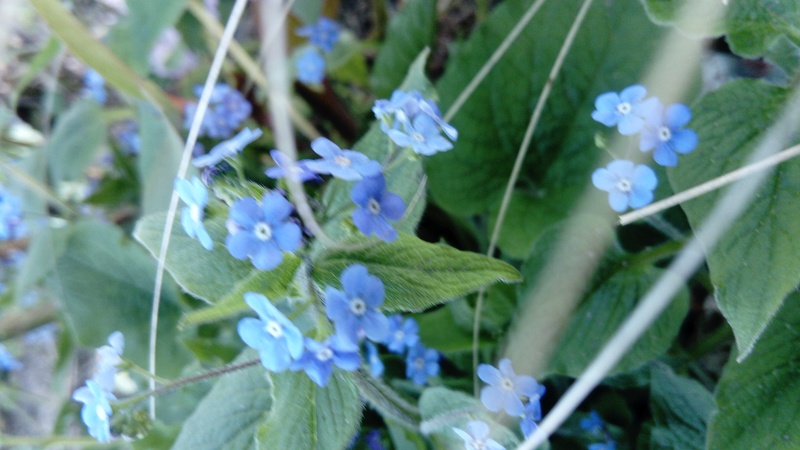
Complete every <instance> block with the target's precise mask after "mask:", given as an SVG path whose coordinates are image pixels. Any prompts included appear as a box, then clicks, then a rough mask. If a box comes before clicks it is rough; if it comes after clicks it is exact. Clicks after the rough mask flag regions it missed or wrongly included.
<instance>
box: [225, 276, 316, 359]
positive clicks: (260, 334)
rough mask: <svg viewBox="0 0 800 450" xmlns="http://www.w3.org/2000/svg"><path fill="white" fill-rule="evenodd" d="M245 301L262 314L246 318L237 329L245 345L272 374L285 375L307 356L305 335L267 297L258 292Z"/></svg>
mask: <svg viewBox="0 0 800 450" xmlns="http://www.w3.org/2000/svg"><path fill="white" fill-rule="evenodd" d="M244 301H245V302H246V303H247V305H248V306H250V307H251V308H253V310H255V312H256V313H257V314H258V317H259V318H258V319H254V318H252V317H246V318H244V319H242V320H240V321H239V325H238V326H237V327H236V329H237V331H238V332H239V336H240V337H241V338H242V340H243V341H244V343H245V344H247V345H248V346H250V347H252V348H254V349H256V351H258V355H259V356H260V357H261V364H263V365H264V367H266V368H267V370H270V371H272V372H282V371H284V370H286V369H288V368H289V366H290V365H291V364H292V361H293V360H295V359H297V358H299V357H300V356H301V355H302V354H303V335H302V334H301V333H300V330H298V329H297V327H296V326H294V324H293V323H292V321H291V320H289V319H287V318H286V316H284V315H283V314H282V313H281V312H280V311H278V308H276V307H275V306H274V305H273V304H272V303H270V301H269V300H268V299H267V297H264V296H263V295H261V294H256V293H254V292H248V293H246V294H244Z"/></svg>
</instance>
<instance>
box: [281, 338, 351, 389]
mask: <svg viewBox="0 0 800 450" xmlns="http://www.w3.org/2000/svg"><path fill="white" fill-rule="evenodd" d="M305 347H306V350H305V352H303V354H302V355H301V356H300V358H298V359H297V361H295V362H294V363H292V370H301V369H302V370H304V371H305V372H306V374H307V375H308V377H309V378H311V379H312V380H313V381H314V383H316V384H317V386H320V387H325V386H327V385H328V380H330V378H331V374H332V373H333V365H334V364H335V365H336V366H337V367H339V368H340V369H344V370H348V371H353V370H356V369H358V368H359V366H361V355H359V353H358V351H357V350H355V349H353V348H352V347H349V346H346V345H343V344H342V343H341V342H340V341H339V339H338V337H337V336H331V337H330V338H328V339H326V340H325V342H317V341H315V340H314V339H311V338H309V337H307V338H305Z"/></svg>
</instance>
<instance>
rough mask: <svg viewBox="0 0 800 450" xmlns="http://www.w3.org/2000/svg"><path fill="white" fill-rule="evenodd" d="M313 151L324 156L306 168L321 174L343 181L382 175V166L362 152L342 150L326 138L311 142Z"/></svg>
mask: <svg viewBox="0 0 800 450" xmlns="http://www.w3.org/2000/svg"><path fill="white" fill-rule="evenodd" d="M311 149H312V150H314V152H315V153H316V154H318V155H319V156H322V158H323V159H321V160H319V159H318V160H311V161H308V163H307V164H306V167H308V168H309V169H311V170H313V171H314V172H317V173H320V174H331V175H333V176H334V177H336V178H341V179H342V180H349V181H354V180H360V179H362V178H364V177H371V176H375V175H378V174H379V173H381V164H380V163H379V162H377V161H373V160H371V159H369V158H368V157H367V156H366V155H364V154H363V153H361V152H357V151H354V150H342V149H341V148H339V146H338V145H336V144H334V143H333V142H331V141H330V140H329V139H326V138H324V137H320V138H316V139H314V140H313V141H312V142H311Z"/></svg>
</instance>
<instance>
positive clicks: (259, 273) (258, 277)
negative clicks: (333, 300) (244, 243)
mask: <svg viewBox="0 0 800 450" xmlns="http://www.w3.org/2000/svg"><path fill="white" fill-rule="evenodd" d="M165 220H166V214H165V213H157V214H152V215H149V216H146V217H143V218H141V219H140V220H139V222H138V223H137V224H136V229H135V230H134V232H133V235H134V237H135V238H136V239H137V240H138V241H139V242H141V243H142V244H143V245H144V246H145V247H146V248H147V249H148V250H149V251H150V253H151V254H152V255H153V256H154V257H158V253H159V251H160V249H161V233H163V230H164V222H165ZM205 227H206V231H208V234H209V236H211V240H212V241H214V248H212V249H211V250H206V249H205V248H203V246H202V245H200V242H199V241H198V240H196V239H192V238H190V237H189V236H188V235H187V234H186V233H185V232H184V231H183V228H181V226H180V224H179V223H176V224H175V225H174V226H173V227H172V234H171V238H170V245H169V251H168V252H167V260H166V268H167V271H168V272H169V273H170V275H172V276H173V278H175V281H177V282H178V284H179V285H180V286H181V287H182V288H183V289H184V290H185V291H186V292H188V293H190V294H192V295H194V296H195V297H197V298H200V299H203V300H205V301H207V302H209V303H215V304H218V305H219V306H220V307H222V308H223V309H224V308H228V309H225V311H227V312H229V313H231V312H232V313H235V312H238V311H241V310H244V309H246V308H247V307H246V305H245V303H244V300H243V298H242V295H243V294H244V293H245V292H249V291H253V292H260V293H262V294H264V295H266V296H267V297H268V298H273V299H275V298H278V297H281V296H283V295H284V294H285V292H286V287H287V286H288V284H289V282H290V281H291V280H292V276H293V275H294V272H295V271H296V270H297V267H298V266H299V264H300V259H299V258H297V257H296V256H294V255H291V254H288V253H286V254H284V255H283V258H284V260H283V263H281V265H280V266H278V267H277V268H275V269H274V270H270V271H264V270H258V269H256V268H255V267H253V264H252V263H251V262H250V261H249V260H245V261H240V260H238V259H235V258H234V257H233V256H231V254H230V253H229V252H228V250H227V248H226V247H225V237H226V236H227V235H228V232H227V230H226V229H225V223H224V218H222V217H217V218H213V219H211V220H207V221H206V222H205ZM200 311H206V312H204V313H202V314H204V315H208V314H209V312H210V311H207V310H200ZM200 311H195V312H192V313H190V314H189V315H190V316H191V315H193V314H196V313H199V312H200ZM215 311H217V312H219V311H222V309H215ZM223 317H227V316H226V315H221V316H220V315H213V314H212V315H211V316H209V317H208V318H209V319H221V318H223Z"/></svg>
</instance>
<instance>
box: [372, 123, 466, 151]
mask: <svg viewBox="0 0 800 450" xmlns="http://www.w3.org/2000/svg"><path fill="white" fill-rule="evenodd" d="M404 128H405V130H404V131H403V130H399V129H397V128H394V129H390V130H389V131H388V135H389V138H391V139H392V141H394V143H395V144H397V145H399V146H401V147H411V148H412V149H413V150H414V153H418V154H420V155H426V156H430V155H433V154H435V153H437V152H443V151H445V150H450V149H451V148H453V144H451V143H450V141H448V140H447V139H445V138H443V137H442V135H440V134H439V128H437V126H436V122H435V121H434V120H433V119H432V118H431V117H429V116H427V115H422V114H421V115H418V116H416V117H414V120H413V122H412V123H411V124H406V126H405V127H404Z"/></svg>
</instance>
